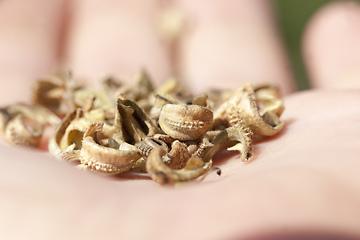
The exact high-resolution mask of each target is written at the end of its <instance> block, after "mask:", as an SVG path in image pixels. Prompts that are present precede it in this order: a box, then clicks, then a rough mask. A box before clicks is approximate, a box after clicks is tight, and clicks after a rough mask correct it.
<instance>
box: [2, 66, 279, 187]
mask: <svg viewBox="0 0 360 240" xmlns="http://www.w3.org/2000/svg"><path fill="white" fill-rule="evenodd" d="M33 100H34V102H35V104H14V105H12V106H8V107H6V108H2V109H0V136H1V137H3V138H4V139H5V140H6V141H8V142H10V143H12V144H17V145H22V146H32V147H37V146H38V145H39V143H40V140H41V136H42V133H43V129H44V128H45V127H46V126H47V125H52V126H57V127H56V130H55V132H54V134H53V135H52V136H51V138H50V139H49V145H48V149H49V152H50V153H51V154H52V155H54V156H55V157H56V158H57V159H59V160H63V161H67V162H72V163H74V164H75V165H76V166H77V168H79V169H82V170H85V171H86V170H88V171H94V172H100V173H105V174H119V173H122V172H127V171H133V172H141V173H143V172H146V173H147V174H148V175H149V176H150V177H151V178H152V179H153V180H155V181H156V182H158V183H160V184H174V183H177V182H183V181H189V180H193V179H196V178H198V177H200V176H202V178H204V177H205V176H206V175H207V172H208V171H209V170H210V169H215V170H216V171H217V172H220V169H219V168H218V167H214V168H211V165H212V157H213V156H214V154H215V153H216V152H218V151H219V150H220V149H222V148H227V149H228V150H229V151H239V152H241V155H240V158H241V160H242V161H247V160H249V158H250V157H251V156H252V143H253V141H258V140H261V139H263V138H265V137H266V136H272V135H274V134H276V133H277V132H279V131H280V130H281V129H282V127H283V126H284V123H282V122H281V121H280V119H279V117H280V115H281V114H282V112H283V110H284V105H283V103H282V101H281V100H280V94H279V89H278V88H277V87H275V86H273V85H266V84H264V85H256V86H254V87H253V86H252V85H251V84H244V85H243V86H242V87H240V88H238V89H237V90H236V91H235V92H231V91H210V92H208V93H204V95H203V96H198V97H193V96H192V94H191V93H190V91H188V90H187V89H185V88H184V87H183V86H182V85H181V84H180V83H179V82H178V81H176V80H175V79H169V80H168V81H166V82H165V83H164V84H162V85H161V86H160V87H159V88H158V89H155V88H154V87H153V85H152V83H151V79H150V77H149V75H148V74H147V73H146V72H145V71H143V70H142V71H140V72H139V73H138V74H136V75H135V76H134V78H133V81H132V82H131V83H129V84H124V85H123V84H121V83H118V82H116V81H115V80H114V79H113V78H106V79H105V80H103V84H102V89H100V90H97V89H93V88H91V87H88V86H84V85H80V84H79V83H77V82H76V81H75V80H74V79H73V78H72V77H71V75H70V73H69V72H66V71H59V72H57V73H55V74H53V75H51V76H48V77H46V78H43V79H41V80H39V81H38V82H36V83H35V85H34V95H33ZM212 109H215V111H214V112H213V110H212ZM66 112H68V114H67V115H66V116H65V117H64V115H63V114H64V113H66ZM54 113H55V114H54ZM56 114H57V115H59V116H60V117H63V119H62V120H60V118H59V117H58V116H57V115H56Z"/></svg>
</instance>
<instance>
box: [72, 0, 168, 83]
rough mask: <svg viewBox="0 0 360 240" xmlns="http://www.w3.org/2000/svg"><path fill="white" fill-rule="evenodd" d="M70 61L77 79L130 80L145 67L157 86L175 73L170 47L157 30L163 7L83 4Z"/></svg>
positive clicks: (99, 0) (127, 0) (83, 0)
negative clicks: (169, 51) (159, 14)
mask: <svg viewBox="0 0 360 240" xmlns="http://www.w3.org/2000/svg"><path fill="white" fill-rule="evenodd" d="M75 3H76V4H74V12H73V28H72V29H71V31H70V33H69V45H68V49H67V59H68V61H69V66H71V68H72V69H73V70H74V74H75V75H78V76H81V77H86V78H88V79H90V80H93V81H98V79H99V77H102V76H105V75H108V74H111V75H113V76H116V77H119V78H121V79H129V78H131V76H132V75H133V74H134V73H135V72H137V71H138V70H139V69H140V68H141V67H144V68H146V69H147V70H148V72H149V73H150V75H151V76H152V77H153V78H154V80H155V81H162V80H164V79H165V78H167V77H168V76H169V75H170V73H171V64H170V62H169V56H168V51H167V47H166V45H165V44H164V43H163V42H162V41H161V40H160V38H159V37H158V32H157V28H156V23H157V16H158V15H157V14H158V10H159V7H160V4H159V1H133V0H123V1H115V0H107V1H104V0H78V1H75Z"/></svg>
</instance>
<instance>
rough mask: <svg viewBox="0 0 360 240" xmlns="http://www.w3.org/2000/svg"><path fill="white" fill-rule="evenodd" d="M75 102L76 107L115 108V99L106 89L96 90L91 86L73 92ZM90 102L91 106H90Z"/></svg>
mask: <svg viewBox="0 0 360 240" xmlns="http://www.w3.org/2000/svg"><path fill="white" fill-rule="evenodd" d="M73 102H74V105H75V107H80V108H83V109H84V110H85V109H86V108H87V109H86V110H88V109H89V108H90V109H99V108H101V109H103V110H105V111H106V110H108V109H110V108H114V107H115V104H114V100H113V98H112V97H110V96H109V95H108V93H107V92H106V91H104V90H95V89H91V88H82V89H79V90H77V91H75V92H74V93H73ZM89 102H90V103H91V106H89Z"/></svg>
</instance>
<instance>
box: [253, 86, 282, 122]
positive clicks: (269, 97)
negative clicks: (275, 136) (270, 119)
mask: <svg viewBox="0 0 360 240" xmlns="http://www.w3.org/2000/svg"><path fill="white" fill-rule="evenodd" d="M254 92H255V99H256V101H257V102H260V104H261V105H262V108H261V109H260V110H259V113H260V115H261V116H263V115H265V114H266V113H267V112H273V113H275V114H276V115H277V116H278V117H280V116H281V114H282V112H283V111H284V104H283V101H281V100H280V90H279V89H278V88H277V87H276V86H274V85H259V86H255V87H254Z"/></svg>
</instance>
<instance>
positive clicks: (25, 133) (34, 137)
mask: <svg viewBox="0 0 360 240" xmlns="http://www.w3.org/2000/svg"><path fill="white" fill-rule="evenodd" d="M59 123H60V119H59V118H58V117H57V116H56V115H55V114H53V113H52V112H50V111H49V110H48V109H46V108H44V107H42V106H40V105H26V104H14V105H11V106H9V107H7V108H4V109H1V111H0V135H1V136H2V137H3V138H4V139H5V140H6V141H7V142H9V143H10V144H14V145H20V146H27V147H38V146H39V144H40V141H41V138H42V134H43V131H44V128H45V127H46V125H53V126H55V125H57V124H59Z"/></svg>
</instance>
